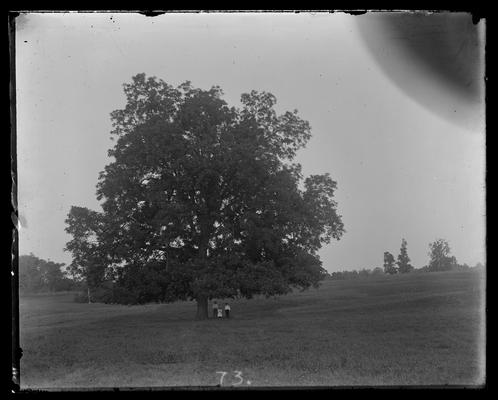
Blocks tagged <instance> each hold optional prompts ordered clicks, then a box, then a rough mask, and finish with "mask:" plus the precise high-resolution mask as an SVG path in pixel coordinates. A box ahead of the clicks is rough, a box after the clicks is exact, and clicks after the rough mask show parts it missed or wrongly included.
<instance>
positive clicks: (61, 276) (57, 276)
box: [19, 254, 76, 293]
mask: <svg viewBox="0 0 498 400" xmlns="http://www.w3.org/2000/svg"><path fill="white" fill-rule="evenodd" d="M75 286H76V282H74V281H73V280H71V279H69V278H68V277H67V276H66V273H65V271H64V264H61V263H55V262H53V261H46V260H43V259H41V258H38V257H36V256H35V255H34V254H29V255H21V256H19V291H20V293H38V292H59V291H64V290H72V289H74V288H75Z"/></svg>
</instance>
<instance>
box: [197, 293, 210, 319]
mask: <svg viewBox="0 0 498 400" xmlns="http://www.w3.org/2000/svg"><path fill="white" fill-rule="evenodd" d="M196 301H197V315H196V319H208V298H207V297H206V296H199V297H197V299H196Z"/></svg>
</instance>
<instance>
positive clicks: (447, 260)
mask: <svg viewBox="0 0 498 400" xmlns="http://www.w3.org/2000/svg"><path fill="white" fill-rule="evenodd" d="M450 251H451V250H450V245H449V244H448V242H447V241H446V240H444V239H437V240H435V241H434V242H432V243H430V244H429V257H430V261H429V265H428V267H429V270H430V271H448V270H451V269H455V267H456V266H457V265H458V263H457V260H456V258H455V257H454V256H450Z"/></svg>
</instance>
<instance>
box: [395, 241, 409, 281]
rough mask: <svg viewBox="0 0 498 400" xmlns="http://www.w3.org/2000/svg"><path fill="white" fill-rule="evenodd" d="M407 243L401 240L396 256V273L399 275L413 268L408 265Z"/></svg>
mask: <svg viewBox="0 0 498 400" xmlns="http://www.w3.org/2000/svg"><path fill="white" fill-rule="evenodd" d="M406 247H407V242H406V240H405V239H402V240H401V248H400V250H399V254H398V261H397V262H396V264H397V265H398V271H399V273H401V274H405V273H407V272H410V271H412V270H413V266H412V265H411V264H410V257H408V250H407V248H406Z"/></svg>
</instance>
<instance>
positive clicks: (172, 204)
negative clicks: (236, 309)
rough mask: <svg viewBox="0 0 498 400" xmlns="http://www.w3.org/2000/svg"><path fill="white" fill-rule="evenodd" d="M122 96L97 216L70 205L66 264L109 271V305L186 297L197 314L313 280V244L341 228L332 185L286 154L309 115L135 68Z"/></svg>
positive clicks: (304, 137)
mask: <svg viewBox="0 0 498 400" xmlns="http://www.w3.org/2000/svg"><path fill="white" fill-rule="evenodd" d="M124 92H125V94H126V100H127V101H126V106H125V108H124V109H121V110H117V111H114V112H113V113H112V114H111V118H112V122H113V128H114V129H113V132H112V134H113V136H114V137H115V139H116V144H115V146H114V148H113V149H111V150H110V151H109V156H110V157H113V159H114V160H113V161H112V162H111V163H110V164H109V165H107V166H106V167H105V170H104V171H103V172H101V174H100V178H99V182H98V185H97V198H98V200H100V201H101V202H102V203H101V204H102V212H96V211H91V210H87V209H84V208H79V207H73V208H72V209H71V211H70V213H69V216H68V219H67V223H68V227H67V231H68V232H69V233H71V234H72V235H73V240H72V241H71V242H69V243H68V245H67V249H68V250H70V251H71V252H72V253H73V255H74V260H73V269H74V270H79V271H80V272H81V274H82V275H84V276H87V277H92V279H94V281H93V284H94V285H98V284H99V282H101V281H103V280H105V279H113V281H114V282H115V285H114V291H115V293H116V296H118V295H119V296H118V300H117V301H123V302H130V303H144V302H148V301H175V300H178V299H195V300H196V301H197V317H198V318H207V304H208V303H207V302H208V299H211V298H219V297H235V296H244V297H247V298H250V297H252V296H253V295H256V294H265V295H277V294H284V293H287V292H289V291H290V290H292V288H301V289H305V288H308V287H310V286H317V285H318V282H319V281H320V280H321V279H323V277H324V276H325V270H324V269H323V268H322V267H321V261H320V259H319V257H318V254H317V252H318V250H319V249H320V247H321V246H322V245H323V244H325V243H329V242H330V240H331V239H332V238H334V239H337V240H338V239H340V237H341V236H342V234H343V232H344V227H343V223H342V221H341V216H340V215H338V213H337V210H336V208H337V203H336V202H335V200H334V192H335V189H336V182H335V181H333V180H332V179H331V177H330V176H329V175H328V174H324V175H311V176H309V177H306V178H304V177H303V176H302V173H301V166H300V165H299V164H298V163H295V162H294V157H295V155H296V151H297V150H299V149H300V148H302V147H304V146H305V145H306V143H307V141H308V140H309V139H310V136H311V133H310V125H309V123H308V122H307V121H305V120H303V119H301V118H300V117H299V116H298V114H297V111H296V110H294V111H293V112H285V113H283V114H282V115H277V113H276V111H275V108H274V106H275V104H276V99H275V97H274V96H273V95H272V94H270V93H266V92H256V91H252V92H251V93H248V94H243V95H242V96H241V107H240V108H235V107H229V106H228V105H227V103H226V102H225V101H224V100H223V99H222V94H223V93H222V90H221V89H220V88H219V87H212V88H211V89H209V90H201V89H197V88H194V87H193V86H192V85H191V84H190V82H186V83H184V84H181V85H180V86H178V87H176V88H175V87H173V86H171V85H169V84H167V83H165V82H164V81H163V80H160V79H157V78H155V77H149V78H146V76H145V74H138V75H136V76H134V77H133V80H132V82H131V83H129V84H125V85H124ZM119 299H121V300H119ZM123 299H124V300H123Z"/></svg>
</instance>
